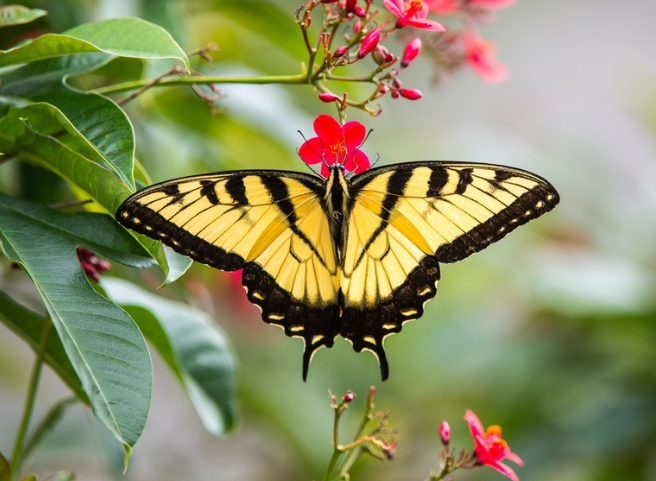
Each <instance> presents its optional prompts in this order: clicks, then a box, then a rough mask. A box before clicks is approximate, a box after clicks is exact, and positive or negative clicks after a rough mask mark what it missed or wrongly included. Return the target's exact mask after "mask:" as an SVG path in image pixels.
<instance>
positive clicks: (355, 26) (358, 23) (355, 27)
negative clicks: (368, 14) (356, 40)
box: [353, 20, 362, 33]
mask: <svg viewBox="0 0 656 481" xmlns="http://www.w3.org/2000/svg"><path fill="white" fill-rule="evenodd" d="M361 28H362V22H361V21H360V20H358V21H356V22H355V23H354V24H353V32H354V33H359V32H360V29H361Z"/></svg>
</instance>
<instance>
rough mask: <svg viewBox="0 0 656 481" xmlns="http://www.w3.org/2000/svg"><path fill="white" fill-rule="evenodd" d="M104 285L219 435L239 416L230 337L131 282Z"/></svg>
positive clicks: (204, 318)
mask: <svg viewBox="0 0 656 481" xmlns="http://www.w3.org/2000/svg"><path fill="white" fill-rule="evenodd" d="M101 286H102V287H103V289H104V290H105V292H106V293H107V295H108V296H109V298H110V299H112V300H113V301H114V302H116V303H117V304H119V305H121V307H123V308H124V309H125V310H126V311H127V312H128V313H129V314H130V315H131V316H132V318H133V319H134V320H135V322H136V323H137V324H138V325H139V327H140V328H141V331H142V332H143V333H144V335H145V336H146V337H147V338H148V340H149V341H150V342H151V343H152V345H153V346H155V348H156V349H157V350H158V352H159V353H160V355H161V356H162V358H163V359H164V360H165V361H166V363H167V364H168V365H169V367H170V368H171V370H172V371H173V373H174V374H175V375H176V376H177V377H178V379H179V380H180V382H181V383H182V385H183V387H184V388H185V390H186V392H187V395H188V396H189V398H190V399H191V402H192V403H193V405H194V407H195V408H196V412H197V413H198V415H199V416H200V418H201V420H202V421H203V424H204V425H205V428H206V429H207V430H208V431H209V432H211V433H213V434H215V435H219V434H222V433H224V432H226V431H227V430H229V429H231V428H232V427H233V426H234V423H235V418H236V404H235V403H236V401H235V395H236V387H237V381H236V372H235V371H236V361H235V359H234V355H233V354H232V350H231V348H230V346H229V342H228V338H227V336H226V334H225V333H224V332H223V331H222V330H221V329H220V328H219V327H218V326H217V325H216V323H214V322H213V321H212V319H211V318H210V317H209V316H208V315H207V314H205V313H204V312H201V311H198V310H195V309H192V308H190V307H189V306H186V305H184V304H179V303H177V302H173V301H169V300H166V299H162V298H161V297H159V296H155V295H153V294H151V293H149V292H147V291H145V290H143V289H141V288H139V287H137V286H135V285H134V284H131V283H129V282H126V281H123V280H120V279H116V278H108V277H105V278H103V279H102V281H101Z"/></svg>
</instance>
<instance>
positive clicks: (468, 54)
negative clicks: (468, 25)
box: [462, 32, 508, 83]
mask: <svg viewBox="0 0 656 481" xmlns="http://www.w3.org/2000/svg"><path fill="white" fill-rule="evenodd" d="M462 39H463V43H464V46H465V60H466V61H467V63H468V64H469V66H470V67H471V68H472V69H474V72H476V73H477V74H478V75H479V76H480V77H481V78H482V79H483V80H485V81H486V82H490V83H494V82H501V81H502V80H505V79H506V78H508V70H507V69H506V66H505V65H503V64H502V63H500V62H498V61H497V59H496V58H495V54H496V49H495V47H494V45H493V44H492V43H491V42H488V41H487V40H484V39H482V38H481V37H479V36H478V34H477V33H474V32H465V33H463V36H462Z"/></svg>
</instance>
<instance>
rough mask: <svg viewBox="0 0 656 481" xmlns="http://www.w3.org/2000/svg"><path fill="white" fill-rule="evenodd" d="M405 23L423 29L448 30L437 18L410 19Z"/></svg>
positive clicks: (432, 30) (433, 30)
mask: <svg viewBox="0 0 656 481" xmlns="http://www.w3.org/2000/svg"><path fill="white" fill-rule="evenodd" d="M403 24H404V25H408V26H410V27H415V28H420V29H422V30H430V31H431V32H446V28H444V26H443V25H442V24H441V23H439V22H436V21H435V20H429V19H425V20H408V21H404V22H403Z"/></svg>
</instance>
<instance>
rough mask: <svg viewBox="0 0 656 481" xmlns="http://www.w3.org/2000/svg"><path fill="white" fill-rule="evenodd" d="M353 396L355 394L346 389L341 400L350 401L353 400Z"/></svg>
mask: <svg viewBox="0 0 656 481" xmlns="http://www.w3.org/2000/svg"><path fill="white" fill-rule="evenodd" d="M354 398H355V394H353V391H346V394H344V397H343V398H342V400H343V401H344V402H345V403H347V404H348V403H350V402H351V401H353V399H354Z"/></svg>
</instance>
